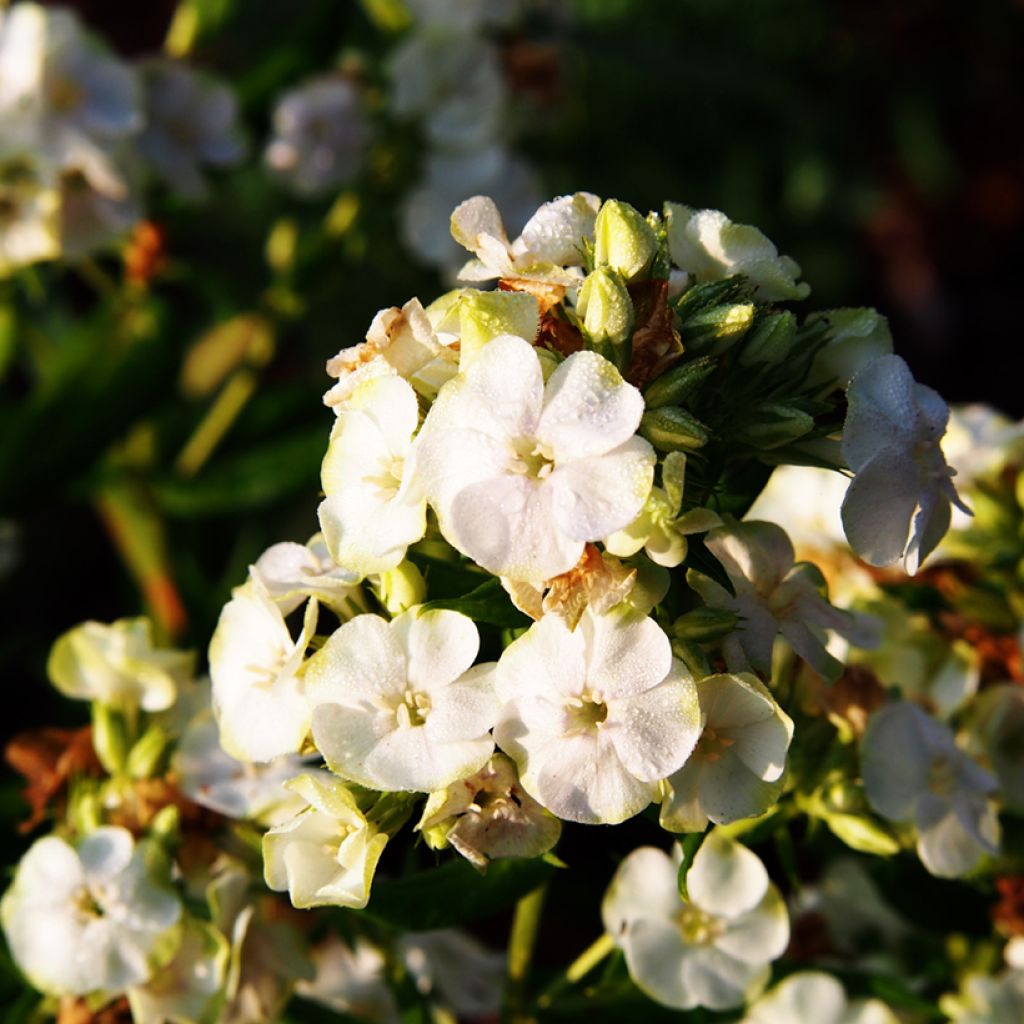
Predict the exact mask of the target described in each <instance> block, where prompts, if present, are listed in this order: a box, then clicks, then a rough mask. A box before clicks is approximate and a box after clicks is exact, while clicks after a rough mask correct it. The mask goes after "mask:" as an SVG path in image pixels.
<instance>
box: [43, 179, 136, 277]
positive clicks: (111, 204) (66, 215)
mask: <svg viewBox="0 0 1024 1024" xmlns="http://www.w3.org/2000/svg"><path fill="white" fill-rule="evenodd" d="M132 186H133V182H128V181H126V182H125V185H124V188H123V189H122V190H121V191H120V192H119V193H118V194H117V195H111V194H109V193H108V192H104V191H102V190H100V189H98V188H95V187H94V186H93V185H92V183H91V182H90V181H89V179H88V178H87V177H86V176H85V174H83V173H82V172H81V171H79V170H77V169H72V170H68V171H65V172H64V173H63V174H61V176H60V246H61V251H62V252H63V254H64V256H66V257H67V258H69V259H75V258H77V257H79V256H84V255H87V254H88V253H91V252H93V251H94V250H96V249H102V248H103V247H104V246H108V245H111V244H112V243H114V242H116V241H118V240H119V239H121V238H122V237H123V236H124V235H126V234H127V233H128V231H129V230H130V229H131V228H132V227H133V225H134V224H135V223H136V222H137V221H138V219H139V218H140V217H141V216H142V211H141V208H140V206H139V203H138V196H137V194H136V192H135V190H134V188H133V187H132Z"/></svg>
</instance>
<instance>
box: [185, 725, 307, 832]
mask: <svg viewBox="0 0 1024 1024" xmlns="http://www.w3.org/2000/svg"><path fill="white" fill-rule="evenodd" d="M171 763H172V768H173V770H174V773H175V775H176V777H177V781H178V786H179V788H180V789H181V791H182V792H183V793H184V794H185V795H186V796H188V797H189V798H190V799H192V800H194V801H195V802H196V803H197V804H199V805H201V806H202V807H208V808H209V809H210V810H212V811H216V812H217V813H218V814H223V815H225V816H226V817H228V818H239V819H245V818H251V819H255V820H256V821H259V822H261V823H263V824H266V825H276V824H278V823H279V822H281V821H283V820H284V819H286V818H290V817H292V816H293V815H295V814H297V813H298V812H299V811H300V810H301V809H302V807H303V806H304V802H303V800H302V798H301V797H300V796H299V795H298V794H297V793H295V792H294V791H292V790H289V789H286V788H285V783H286V782H288V781H290V780H291V779H293V778H294V777H295V776H296V775H297V774H299V772H301V771H302V770H303V768H304V767H305V764H306V762H305V761H304V760H303V759H302V758H300V757H298V756H297V755H295V754H282V755H281V756H280V757H275V758H274V759H273V760H272V761H268V762H266V763H265V764H251V763H249V762H245V761H236V760H235V759H234V758H233V757H232V756H231V755H230V754H229V753H228V752H227V751H226V750H225V749H224V748H223V747H222V746H221V743H220V729H219V728H218V726H217V721H216V719H215V718H214V716H213V710H212V708H209V707H207V708H204V709H203V710H202V711H200V712H199V714H198V715H196V717H195V718H194V719H193V720H192V721H191V722H190V723H189V725H188V726H187V727H186V729H185V731H184V733H183V734H182V736H181V740H180V741H179V743H178V745H177V747H176V748H175V751H174V757H173V760H172V762H171Z"/></svg>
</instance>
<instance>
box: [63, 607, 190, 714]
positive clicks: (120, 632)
mask: <svg viewBox="0 0 1024 1024" xmlns="http://www.w3.org/2000/svg"><path fill="white" fill-rule="evenodd" d="M194 667H195V655H194V654H193V653H192V652H191V651H177V650H173V649H172V648H160V647H155V646H154V645H153V627H152V623H150V621H149V620H148V619H144V618H139V619H119V620H118V621H117V622H114V623H111V624H110V625H106V624H105V623H102V622H83V623H82V624H81V625H79V626H75V627H74V628H73V629H70V630H68V632H66V633H64V634H63V635H62V636H60V637H59V638H58V639H57V641H56V643H55V644H54V645H53V648H52V650H51V651H50V658H49V661H47V663H46V671H47V674H48V675H49V677H50V681H51V682H52V683H53V685H54V686H55V687H56V688H57V689H58V690H59V691H60V692H61V693H63V694H64V696H65V697H71V698H73V699H75V700H89V701H100V702H101V703H103V704H110V705H112V706H114V707H116V708H119V709H122V710H126V711H133V710H134V709H136V708H140V707H141V708H142V710H143V711H163V710H165V709H167V708H169V707H170V706H171V705H172V704H173V703H174V701H175V700H176V698H177V696H178V690H179V688H180V687H182V686H184V685H186V684H187V683H188V682H189V681H190V680H191V678H192V672H193V669H194Z"/></svg>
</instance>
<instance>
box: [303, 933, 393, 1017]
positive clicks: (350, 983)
mask: <svg viewBox="0 0 1024 1024" xmlns="http://www.w3.org/2000/svg"><path fill="white" fill-rule="evenodd" d="M311 956H312V959H313V964H314V966H315V967H316V977H315V978H314V979H313V980H312V981H300V982H299V983H298V985H296V986H295V991H296V992H297V993H298V994H299V995H300V996H302V998H303V999H311V1000H312V1001H313V1002H316V1003H320V1005H321V1006H326V1007H327V1008H328V1009H330V1010H334V1012H335V1013H342V1014H345V1015H346V1016H347V1017H348V1018H350V1019H355V1020H361V1021H370V1022H372V1024H399V1021H400V1020H401V1015H400V1013H399V1010H398V1001H397V1000H396V999H395V995H394V993H393V992H392V991H391V989H390V988H389V987H388V984H387V972H386V968H387V961H386V959H385V957H384V954H383V953H382V952H381V951H380V950H379V949H378V948H377V947H376V946H374V945H373V944H372V943H370V942H369V941H367V940H366V939H364V938H362V937H359V938H357V939H356V940H355V942H353V943H352V945H351V946H349V945H347V944H346V943H345V942H343V941H342V940H341V939H339V938H338V937H337V936H336V935H331V936H329V937H328V938H326V939H325V940H324V941H323V942H322V943H320V945H319V946H316V947H314V949H313V950H312V952H311Z"/></svg>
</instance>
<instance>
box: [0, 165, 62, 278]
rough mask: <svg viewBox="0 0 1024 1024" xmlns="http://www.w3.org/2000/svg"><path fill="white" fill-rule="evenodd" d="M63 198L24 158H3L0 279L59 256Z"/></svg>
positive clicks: (0, 179)
mask: <svg viewBox="0 0 1024 1024" xmlns="http://www.w3.org/2000/svg"><path fill="white" fill-rule="evenodd" d="M59 208H60V194H59V193H58V191H57V189H56V188H55V187H54V185H53V183H52V182H47V181H45V180H43V178H42V177H41V176H40V173H39V169H38V168H37V167H36V166H35V163H34V162H33V161H32V160H30V159H28V158H26V157H23V156H14V157H6V158H0V277H6V276H8V275H9V274H10V273H11V272H12V271H14V270H17V269H18V267H24V266H28V265H29V264H31V263H38V262H39V261H40V260H52V259H55V258H56V257H57V256H58V255H60V223H59Z"/></svg>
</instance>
